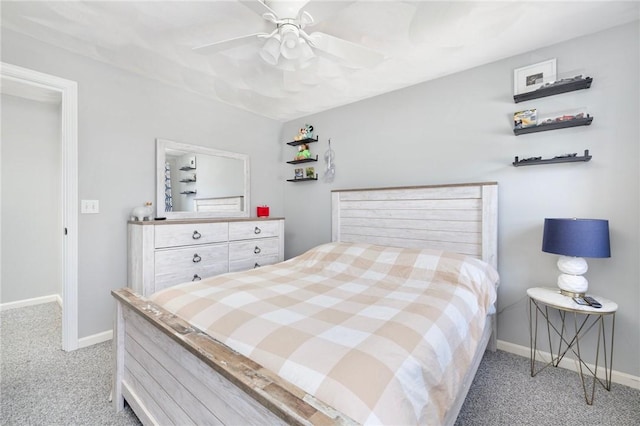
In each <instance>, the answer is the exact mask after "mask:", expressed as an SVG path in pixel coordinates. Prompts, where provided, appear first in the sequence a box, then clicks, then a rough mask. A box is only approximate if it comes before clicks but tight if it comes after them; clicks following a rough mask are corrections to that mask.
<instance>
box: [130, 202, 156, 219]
mask: <svg viewBox="0 0 640 426" xmlns="http://www.w3.org/2000/svg"><path fill="white" fill-rule="evenodd" d="M131 220H153V203H152V202H151V201H147V202H146V203H144V206H139V207H136V208H134V209H133V210H132V211H131Z"/></svg>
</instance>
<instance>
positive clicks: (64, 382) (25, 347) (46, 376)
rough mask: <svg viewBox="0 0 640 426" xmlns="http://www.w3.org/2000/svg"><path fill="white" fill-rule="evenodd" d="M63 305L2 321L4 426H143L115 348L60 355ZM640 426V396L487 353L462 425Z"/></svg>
mask: <svg viewBox="0 0 640 426" xmlns="http://www.w3.org/2000/svg"><path fill="white" fill-rule="evenodd" d="M60 333H61V332H60V308H59V307H58V305H57V304H55V303H48V304H45V305H38V306H30V307H26V308H20V309H13V310H8V311H5V312H2V313H1V323H0V338H1V341H0V343H1V344H2V346H1V351H2V352H1V358H2V367H1V370H0V381H1V386H0V399H1V404H0V409H1V412H0V424H2V425H137V424H139V422H138V420H137V419H136V417H135V415H134V414H133V413H132V412H131V410H130V409H129V408H128V407H127V408H126V409H125V411H124V412H122V413H119V414H116V413H115V412H114V411H113V408H112V406H111V404H110V403H109V402H108V401H107V397H108V395H109V390H110V386H111V384H110V379H111V376H110V372H111V343H110V342H105V343H102V344H99V345H95V346H92V347H89V348H84V349H79V350H77V351H74V352H64V351H62V350H61V349H60V339H61V337H60V336H61V335H60ZM556 424H564V425H621V426H622V425H630V426H631V425H634V426H635V425H640V390H635V389H631V388H629V387H626V386H621V385H617V384H615V383H614V384H613V387H612V390H611V392H607V391H605V390H604V389H603V388H602V387H598V388H597V389H596V397H595V403H594V405H593V406H588V405H586V403H585V402H584V395H583V393H582V386H581V383H580V379H579V378H578V375H577V374H576V373H574V372H571V371H568V370H564V369H561V368H547V369H546V370H544V371H543V372H541V373H540V374H538V375H537V376H536V377H535V378H531V377H529V360H528V359H527V358H523V357H520V356H517V355H512V354H509V353H506V352H502V351H498V352H496V353H491V352H487V353H486V354H485V357H484V359H483V361H482V363H481V365H480V368H479V370H478V374H477V375H476V378H475V380H474V382H473V385H472V386H471V390H470V391H469V395H468V396H467V399H466V401H465V403H464V405H463V407H462V411H461V413H460V416H459V417H458V420H457V422H456V425H457V426H462V425H556Z"/></svg>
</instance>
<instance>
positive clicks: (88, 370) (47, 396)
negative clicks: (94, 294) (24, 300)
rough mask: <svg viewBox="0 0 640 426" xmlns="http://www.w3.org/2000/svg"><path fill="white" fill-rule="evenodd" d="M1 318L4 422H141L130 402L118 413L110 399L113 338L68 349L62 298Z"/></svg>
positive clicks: (0, 394) (0, 375)
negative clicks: (64, 345)
mask: <svg viewBox="0 0 640 426" xmlns="http://www.w3.org/2000/svg"><path fill="white" fill-rule="evenodd" d="M1 318H2V319H1V321H0V339H1V340H0V343H1V344H2V346H1V351H2V354H1V358H2V365H1V369H0V381H1V385H0V399H1V400H2V401H1V403H0V409H1V410H2V411H1V412H0V424H2V425H138V424H140V423H139V422H138V419H137V418H136V417H135V415H134V414H133V412H132V411H131V410H130V409H129V408H128V407H127V409H126V410H125V411H123V412H122V413H119V414H116V413H115V412H114V411H113V408H112V405H111V403H109V402H108V397H109V391H110V389H111V368H112V367H111V342H105V343H101V344H99V345H94V346H91V347H88V348H83V349H78V350H76V351H73V352H64V351H63V350H62V349H61V341H62V340H61V339H62V337H61V333H62V332H61V311H60V307H59V306H58V304H57V303H47V304H43V305H36V306H29V307H25V308H19V309H11V310H7V311H4V312H2V313H1Z"/></svg>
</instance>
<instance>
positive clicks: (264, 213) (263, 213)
mask: <svg viewBox="0 0 640 426" xmlns="http://www.w3.org/2000/svg"><path fill="white" fill-rule="evenodd" d="M256 214H257V215H258V217H269V206H267V205H264V206H258V207H256Z"/></svg>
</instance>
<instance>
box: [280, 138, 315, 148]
mask: <svg viewBox="0 0 640 426" xmlns="http://www.w3.org/2000/svg"><path fill="white" fill-rule="evenodd" d="M311 142H318V136H316V138H315V139H313V138H307V139H301V140H299V141H291V142H287V145H291V146H298V145H302V144H303V143H311Z"/></svg>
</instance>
